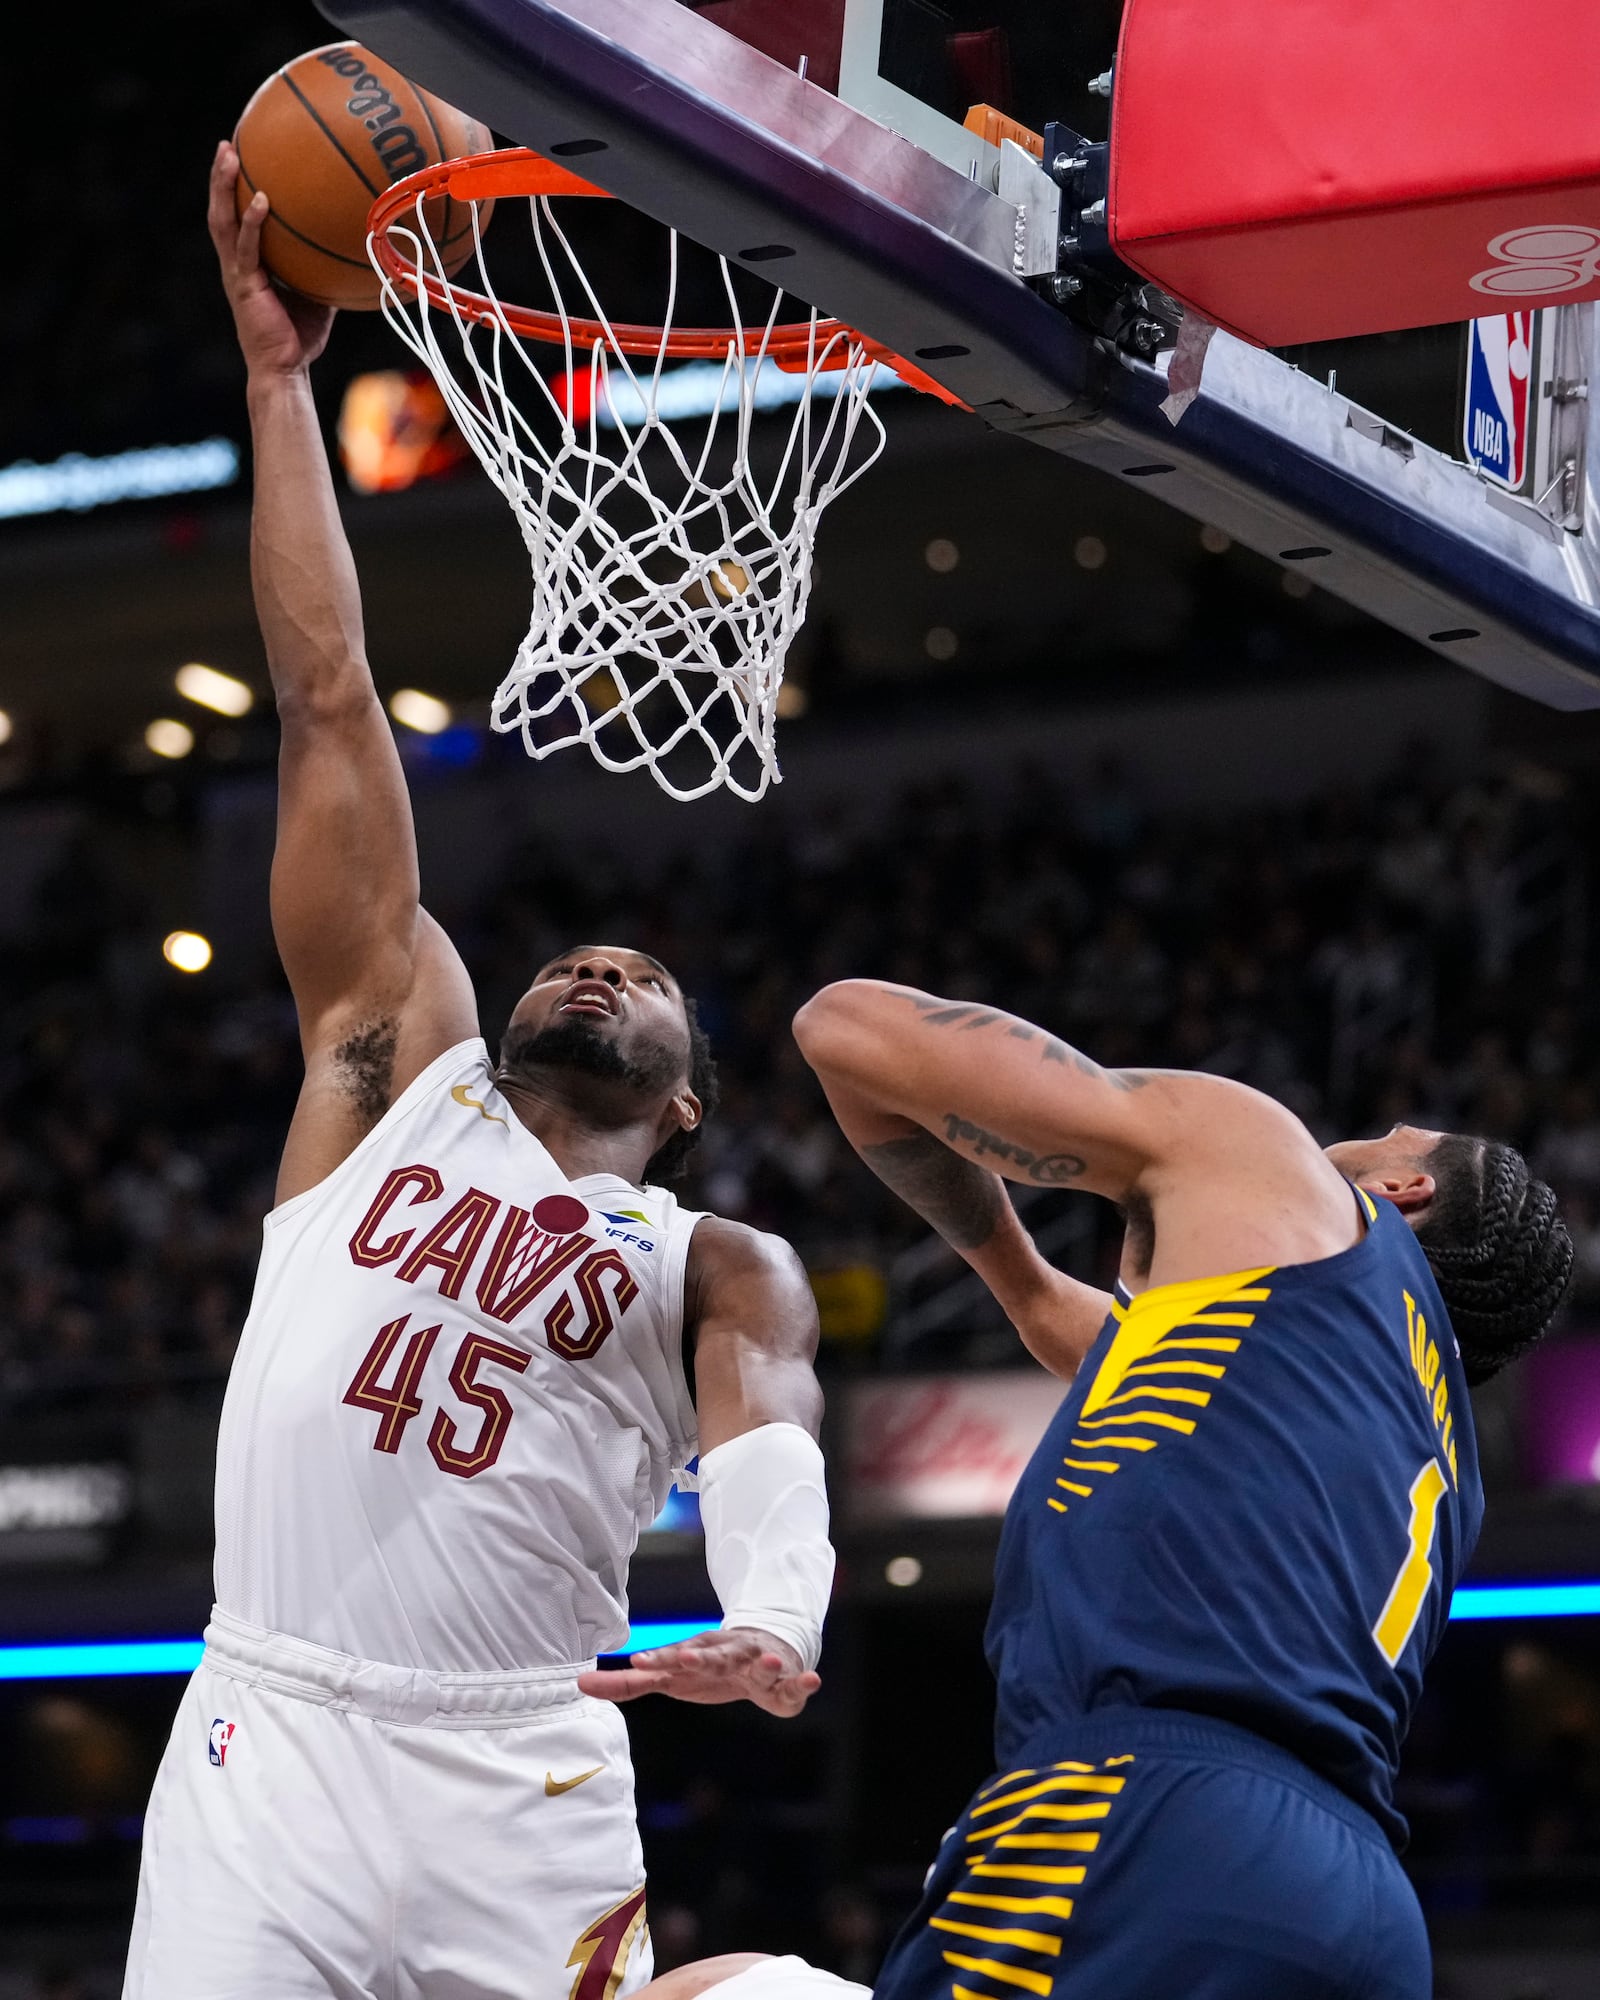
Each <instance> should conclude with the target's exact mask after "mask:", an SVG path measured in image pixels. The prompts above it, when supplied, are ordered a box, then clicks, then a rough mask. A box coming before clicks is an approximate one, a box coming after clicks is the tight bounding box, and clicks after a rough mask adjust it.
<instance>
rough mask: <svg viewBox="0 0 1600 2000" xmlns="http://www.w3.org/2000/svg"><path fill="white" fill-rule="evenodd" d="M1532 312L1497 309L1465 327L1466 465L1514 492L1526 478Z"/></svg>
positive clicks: (1464, 428) (1464, 422)
mask: <svg viewBox="0 0 1600 2000" xmlns="http://www.w3.org/2000/svg"><path fill="white" fill-rule="evenodd" d="M1534 317H1535V316H1534V314H1532V313H1531V312H1514V313H1497V314H1496V315H1495V316H1494V318H1493V319H1475V320H1473V321H1471V322H1470V323H1469V325H1468V328H1467V397H1466V408H1465V411H1464V413H1463V418H1462V445H1463V448H1464V450H1465V452H1466V456H1467V462H1468V464H1470V465H1472V466H1474V467H1475V468H1476V469H1477V471H1479V472H1480V473H1482V474H1483V476H1484V477H1485V478H1486V479H1492V480H1493V481H1494V482H1495V484H1496V485H1497V486H1505V487H1509V488H1510V489H1511V491H1512V492H1516V491H1518V490H1519V489H1520V488H1521V486H1522V484H1523V482H1524V480H1525V479H1526V477H1527V470H1528V432H1529V430H1530V428H1531V423H1530V415H1531V413H1530V410H1529V407H1528V387H1529V381H1530V378H1531V376H1532V373H1533V335H1534Z"/></svg>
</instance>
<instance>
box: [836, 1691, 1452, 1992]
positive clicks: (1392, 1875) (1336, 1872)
mask: <svg viewBox="0 0 1600 2000" xmlns="http://www.w3.org/2000/svg"><path fill="white" fill-rule="evenodd" d="M1049 1752H1050V1754H1049V1756H1048V1758H1046V1757H1042V1756H1041V1757H1037V1758H1036V1761H1035V1762H1034V1763H1033V1764H1032V1766H1031V1767H1030V1768H1028V1769H1025V1770H1019V1771H1012V1772H1008V1773H1007V1774H1006V1775H1005V1776H1003V1777H999V1778H995V1779H992V1780H991V1781H990V1782H989V1783H988V1784H986V1785H985V1786H984V1787H983V1789H982V1790H981V1791H980V1792H978V1794H977V1795H976V1796H975V1797H974V1799H973V1800H972V1803H971V1804H970V1805H969V1806H968V1807H967V1809H966V1811H965V1812H964V1813H963V1814H962V1815H961V1818H960V1820H959V1822H958V1823H957V1824H956V1825H955V1826H954V1827H953V1828H952V1829H951V1830H950V1832H949V1833H948V1834H947V1835H946V1836H945V1840H944V1843H943V1845H942V1847H941V1848H940V1850H939V1858H938V1860H937V1861H936V1862H935V1863H934V1865H933V1868H932V1869H931V1870H930V1872H929V1875H928V1880H927V1883H926V1886H925V1888H924V1892H923V1897H922V1901H921V1903H920V1905H919V1906H918V1908H917V1910H916V1912H915V1914H914V1915H913V1916H912V1918H911V1919H910V1921H909V1922H908V1923H907V1925H906V1927H905V1928H904V1930H903V1931H902V1932H901V1933H900V1936H899V1937H898V1938H897V1939H896V1941H895V1944H894V1946H893V1948H892V1949H891V1951H890V1953H889V1957H888V1960H887V1962H886V1964H885V1965H884V1968H883V1971H882V1972H881V1973H880V1974H879V1976H878V1979H877V1981H876V1983H875V1985H874V1987H873V2000H1429V1996H1430V1995H1431V1994H1432V1991H1433V1977H1432V1972H1431V1967H1430V1955H1429V1950H1428V1939H1427V1933H1426V1931H1425V1929H1424V1927H1423V1921H1422V1912H1421V1910H1420V1909H1419V1908H1418V1906H1417V1900H1416V1897H1415V1895H1414V1894H1413V1893H1412V1889H1411V1885H1410V1883H1409V1882H1408V1881H1407V1880H1406V1877H1405V1874H1404V1872H1403V1870H1402V1869H1401V1867H1400V1864H1399V1862H1398V1861H1397V1860H1396V1858H1395V1855H1394V1851H1393V1849H1392V1848H1391V1847H1390V1845H1389V1843H1388V1840H1387V1839H1386V1838H1385V1836H1384V1834H1383V1831H1382V1829H1381V1828H1380V1827H1379V1826H1378V1824H1377V1822H1376V1821H1375V1820H1374V1819H1372V1818H1371V1817H1370V1815H1368V1814H1367V1813H1365V1812H1364V1811H1363V1810H1362V1809H1361V1807H1359V1806H1358V1805H1356V1804H1354V1803H1353V1802H1352V1801H1351V1800H1350V1799H1348V1798H1346V1797H1345V1795H1344V1794H1343V1793H1342V1792H1340V1791H1338V1790H1336V1789H1335V1788H1334V1787H1333V1786H1331V1785H1329V1784H1327V1783H1326V1782H1325V1781H1324V1780H1322V1779H1320V1778H1318V1777H1317V1776H1315V1775H1314V1774H1313V1773H1312V1772H1311V1771H1309V1770H1307V1769H1306V1767H1305V1766H1304V1765H1302V1764H1301V1763H1300V1762H1299V1761H1298V1759H1296V1758H1294V1757H1291V1756H1290V1755H1289V1754H1288V1753H1287V1752H1286V1751H1283V1750H1280V1749H1278V1748H1277V1747H1276V1746H1275V1745H1273V1744H1269V1743H1267V1742H1265V1741H1263V1740H1262V1739H1261V1738H1259V1737H1256V1736H1253V1735H1250V1734H1248V1733H1247V1732H1246V1731H1244V1730H1239V1729H1234V1728H1232V1727H1230V1726H1229V1725H1227V1724H1225V1723H1216V1722H1212V1721H1209V1720H1207V1719H1205V1718H1203V1717H1199V1716H1193V1717H1191V1716H1186V1715H1180V1714H1176V1713H1172V1712H1162V1711H1152V1710H1135V1709H1120V1710H1113V1711H1099V1712H1097V1713H1096V1714H1094V1715H1093V1716H1091V1717H1086V1718H1085V1719H1084V1720H1083V1722H1082V1723H1080V1724H1074V1725H1072V1726H1071V1727H1070V1729H1069V1731H1068V1732H1067V1733H1065V1734H1064V1735H1063V1736H1062V1737H1061V1738H1060V1739H1059V1740H1058V1741H1052V1743H1051V1744H1050V1746H1049Z"/></svg>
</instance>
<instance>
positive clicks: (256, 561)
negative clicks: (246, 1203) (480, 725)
mask: <svg viewBox="0 0 1600 2000" xmlns="http://www.w3.org/2000/svg"><path fill="white" fill-rule="evenodd" d="M238 171H239V162H238V157H237V155H236V154H235V153H234V151H233V149H232V147H231V146H228V145H223V146H220V147H219V148H218V150H217V157H216V160H215V162H214V164H213V167H212V174H211V192H210V207H209V213H208V221H209V225H210V230H211V239H212V242H213V243H214V244H215V246H216V250H217V257H218V260H219V262H220V264H221V267H222V277H223V284H224V287H225V289H226V291H227V295H228V303H229V305H230V306H231V307H232V309H233V317H234V324H235V327H236V329H237V332H238V336H239V344H240V347H241V348H242V349H243V352H244V357H245V363H246V366H247V368H248V370H249V390H248V400H249V409H250V432H251V439H252V443H253V447H254V454H255V502H254V512H253V515H252V531H251V576H252V580H253V583H254V586H255V600H256V610H257V614H258V616H259V618H260V622H261V631H262V636H263V639H264V640H265V643H266V649H267V663H268V666H269V667H270V669H271V673H272V685H273V691H274V693H275V695H276V697H277V704H278V717H279V721H280V724H281V727H282V732H283V740H282V749H281V753H280V758H279V767H278V839H277V848H276V851H275V854H274V857H273V867H272V921H273V931H274V934H275V936H276V938H277V943H278V950H279V953H280V954H281V956H282V959H283V964H284V970H285V971H286V972H287V974H288V976H289V983H290V986H291V988H292V989H293V992H294V998H295V1005H296V1008H297V1009H298V1012H299V1016H300V1036H301V1044H302V1047H303V1049H304V1051H305V1058H306V1083H305V1088H304V1091H303V1092H302V1095H301V1100H300V1106H299V1109H298V1111H297V1112H296V1115H295V1120H294V1124H293V1126H292V1127H291V1130H290V1134H289V1140H288V1144H287V1146H286V1147H285V1150H284V1159H283V1166H282V1169H281V1172H280V1176H279V1183H278V1198H279V1200H280V1201H282V1200H286V1199H287V1198H288V1197H289V1196H291V1195H293V1194H296V1193H298V1192H299V1191H300V1190H301V1189H303V1188H306V1187H310V1186H312V1185H314V1184H315V1183H316V1182H317V1181H318V1180H320V1179H321V1178H322V1177H323V1176H324V1175H325V1174H327V1173H328V1172H330V1171H331V1170H332V1168H333V1167H335V1166H336V1165H337V1164H338V1163H339V1161H340V1160H342V1159H343V1158H344V1157H345V1155H346V1154H347V1153H348V1152H349V1150H350V1148H351V1147H352V1146H353V1145H354V1144H355V1143H356V1141H357V1140H358V1139H359V1138H360V1137H361V1135H362V1133H363V1132H365V1131H366V1130H367V1129H368V1128H369V1127H370V1126H371V1125H372V1124H373V1122H374V1121H375V1120H376V1119H377V1118H379V1117H381V1116H382V1114H383V1112H384V1110H385V1109H386V1108H387V1106H388V1105H389V1103H390V1102H391V1101H392V1099H393V1097H394V1096H395V1095H396V1094H397V1093H398V1092H399V1091H400V1090H402V1089H404V1088H405V1085H406V1084H407V1083H408V1082H409V1081H410V1080H411V1078H412V1077H413V1076H415V1075H416V1074H417V1072H418V1071H419V1070H421V1069H422V1068H424V1067H425V1066H426V1064H427V1063H428V1062H430V1061H431V1060H432V1058H433V1057H434V1056H435V1055H437V1054H439V1053H440V1052H441V1051H442V1050H443V1049H446V1048H448V1047H449V1046H450V1045H451V1044H452V1043H454V1042H456V1041H459V1040H461V1039H463V1037H465V1036H468V1035H471V1034H472V1033H474V1032H475V1029H476V1010H475V1008H474V1005H473V1000H472V993H471V988H470V986H469V984H468V981H467V976H466V972H465V970H464V968H463V967H462V965H461V962H460V960H459V958H458V957H457V956H456V954H455V952H454V950H453V948H452V947H451V946H450V944H449V942H448V940H447V939H446V938H445V937H444V935H443V933H442V932H441V931H440V930H439V929H438V927H437V925H435V924H434V923H433V922H432V920H431V919H430V918H429V917H428V916H427V915H426V914H425V913H424V912H423V911H422V910H421V909H420V908H419V905H418V881H417V855H416V839H415V835H414V832H413V829H412V822H411V804H410V800H409V798H408V797H407V794H406V785H405V778H404V775H403V773H402V771H401V768H400V760H399V757H398V755H397V754H396V751H395V746H394V739H393V737H392V735H391V734H390V729H389V724H388V721H387V718H386V717H385V715H384V713H383V709H382V706H381V704H380V703H379V700H378V696H377V692H376V690H375V688H374V687H373V684H372V675H371V673H370V671H369V669H368V667H367V661H366V648H365V638H364V635H363V631H362V622H361V598H360V592H359V589H358V586H357V582H356V573H355V565H354V563H353V561H352V560H351V555H350V549H349V545H348V543H347V541H346V539H345V533H344V527H343V524H342V522H341V521H340V519H339V509H338V504H337V502H336V500H335V498H334V491H333V481H332V477H331V475H330V473H329V469H328V462H327V455H326V453H325V451H324V449H323V444H322V434H321V430H320V428H319V426H318V421H317V413H316V407H315V404H314V402H313V399H312V393H311V382H310V375H309V369H310V366H311V363H312V362H313V361H314V360H315V359H316V357H317V356H318V355H319V354H320V353H321V352H322V349H323V347H324V346H325V344H326V342H327V338H328V332H329V328H330V326H331V325H332V321H333V314H332V312H331V310H329V309H328V308H326V307H322V306H316V305H312V304H310V303H309V302H308V301H305V300H301V299H297V298H294V297H293V296H291V295H290V294H287V293H284V292H280V291H279V290H278V289H277V288H276V287H275V286H274V285H273V284H272V282H271V280H270V279H269V278H268V276H267V274H266V272H265V271H264V270H263V269H262V266H261V256H260V239H261V225H262V223H263V221H264V220H265V218H266V213H267V203H266V197H265V196H264V195H261V194H257V195H256V197H255V198H254V200H253V201H252V202H251V203H250V205H249V206H248V207H247V208H246V210H245V212H244V215H243V218H242V219H238V220H236V218H235V212H234V185H235V182H236V179H237V176H238Z"/></svg>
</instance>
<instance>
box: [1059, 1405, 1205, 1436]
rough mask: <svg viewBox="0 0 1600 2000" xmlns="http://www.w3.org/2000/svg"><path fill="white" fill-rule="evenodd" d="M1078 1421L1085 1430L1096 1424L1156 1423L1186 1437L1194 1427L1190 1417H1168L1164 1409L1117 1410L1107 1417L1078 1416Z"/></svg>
mask: <svg viewBox="0 0 1600 2000" xmlns="http://www.w3.org/2000/svg"><path fill="white" fill-rule="evenodd" d="M1078 1422H1079V1423H1080V1424H1082V1425H1083V1427H1084V1429H1085V1430H1086V1431H1090V1430H1093V1429H1094V1428H1095V1426H1096V1425H1097V1424H1156V1425H1158V1426H1159V1427H1160V1428H1161V1429H1162V1430H1166V1431H1182V1432H1183V1434H1184V1436H1185V1437H1187V1436H1188V1435H1189V1434H1190V1432H1192V1431H1193V1429H1194V1419H1193V1418H1192V1417H1169V1416H1168V1415H1167V1413H1166V1411H1165V1410H1118V1411H1117V1412H1116V1413H1115V1415H1114V1416H1109V1417H1079V1419H1078Z"/></svg>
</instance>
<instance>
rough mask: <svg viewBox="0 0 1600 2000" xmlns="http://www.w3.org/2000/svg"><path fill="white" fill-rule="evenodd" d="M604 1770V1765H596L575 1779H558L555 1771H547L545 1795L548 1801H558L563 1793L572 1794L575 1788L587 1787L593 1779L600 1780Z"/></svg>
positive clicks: (545, 1775)
mask: <svg viewBox="0 0 1600 2000" xmlns="http://www.w3.org/2000/svg"><path fill="white" fill-rule="evenodd" d="M604 1769H605V1765H604V1764H596V1765H595V1767H594V1769H593V1770H592V1771H580V1772H579V1773H578V1775H577V1776H576V1777H575V1778H558V1777H557V1776H556V1775H555V1773H554V1772H553V1771H546V1772H545V1774H544V1795H545V1797H546V1798H547V1799H558V1798H560V1796H561V1794H562V1793H563V1792H570V1791H571V1790H572V1789H573V1788H574V1786H576V1785H586V1784H588V1782H589V1780H590V1779H591V1778H598V1777H599V1775H600V1773H601V1772H602V1771H603V1770H604Z"/></svg>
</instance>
